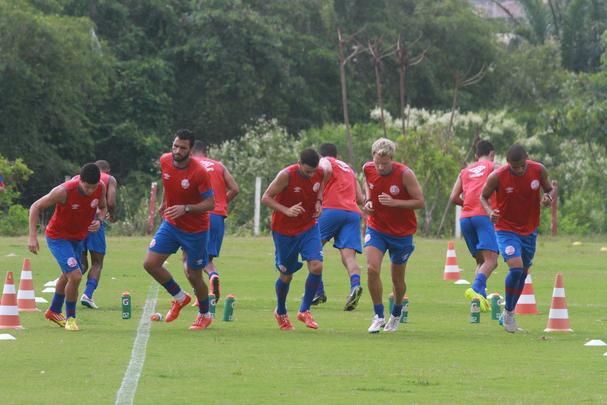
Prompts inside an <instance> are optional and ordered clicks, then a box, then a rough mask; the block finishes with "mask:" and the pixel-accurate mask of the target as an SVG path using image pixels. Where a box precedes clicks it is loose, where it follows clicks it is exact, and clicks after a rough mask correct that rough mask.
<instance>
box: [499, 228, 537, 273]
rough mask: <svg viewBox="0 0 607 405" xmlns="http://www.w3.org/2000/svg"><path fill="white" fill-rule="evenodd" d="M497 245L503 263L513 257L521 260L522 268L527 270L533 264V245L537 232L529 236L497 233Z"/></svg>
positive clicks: (505, 232) (504, 232) (506, 232)
mask: <svg viewBox="0 0 607 405" xmlns="http://www.w3.org/2000/svg"><path fill="white" fill-rule="evenodd" d="M496 234H497V243H498V245H499V247H500V253H501V255H502V256H503V257H504V261H508V260H510V259H512V258H513V257H520V258H522V259H523V267H524V268H526V269H527V268H529V267H531V265H532V264H533V256H534V255H535V243H536V241H537V230H536V231H535V232H533V233H532V234H530V235H519V234H518V233H515V232H508V231H497V232H496Z"/></svg>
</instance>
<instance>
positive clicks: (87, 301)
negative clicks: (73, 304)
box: [80, 294, 99, 309]
mask: <svg viewBox="0 0 607 405" xmlns="http://www.w3.org/2000/svg"><path fill="white" fill-rule="evenodd" d="M80 304H81V305H84V306H85V307H89V308H90V309H98V308H99V307H98V306H97V304H95V302H94V301H93V299H92V298H89V297H87V296H86V294H82V297H80Z"/></svg>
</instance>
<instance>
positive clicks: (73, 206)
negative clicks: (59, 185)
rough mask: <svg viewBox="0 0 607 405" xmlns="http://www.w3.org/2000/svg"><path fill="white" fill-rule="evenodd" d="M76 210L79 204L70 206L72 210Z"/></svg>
mask: <svg viewBox="0 0 607 405" xmlns="http://www.w3.org/2000/svg"><path fill="white" fill-rule="evenodd" d="M78 208H80V204H72V209H73V210H77V209H78Z"/></svg>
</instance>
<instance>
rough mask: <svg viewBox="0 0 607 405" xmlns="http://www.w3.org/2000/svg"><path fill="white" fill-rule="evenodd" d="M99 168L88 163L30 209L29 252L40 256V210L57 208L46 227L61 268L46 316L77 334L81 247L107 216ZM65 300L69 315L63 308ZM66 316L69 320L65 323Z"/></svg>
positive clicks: (52, 250) (51, 248) (51, 246)
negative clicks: (76, 177)
mask: <svg viewBox="0 0 607 405" xmlns="http://www.w3.org/2000/svg"><path fill="white" fill-rule="evenodd" d="M99 178H100V172H99V168H98V167H97V166H96V165H95V164H94V163H87V164H85V165H84V166H82V169H80V176H79V178H78V179H72V180H69V181H66V182H65V183H63V184H61V185H59V186H57V187H55V188H53V189H52V190H51V191H50V192H49V193H48V194H47V195H45V196H44V197H42V198H40V199H39V200H38V201H36V202H35V203H33V204H32V206H31V207H30V215H29V239H28V248H29V250H30V252H32V253H34V254H37V253H38V251H39V250H40V245H39V244H38V229H37V227H38V217H39V215H40V211H41V210H44V209H46V208H49V207H51V206H53V205H55V212H54V213H53V216H52V218H51V220H50V222H49V223H48V225H47V227H46V232H45V233H46V241H47V244H48V248H49V250H50V251H51V253H52V254H53V256H54V257H55V259H56V260H57V263H58V264H59V267H60V268H61V276H60V277H59V280H57V284H56V285H55V294H54V295H53V301H52V303H51V306H50V308H49V309H47V310H46V312H45V313H44V316H45V318H46V319H48V320H49V321H52V322H55V323H56V324H57V325H59V326H60V327H63V328H65V329H66V330H68V331H78V330H79V328H78V325H77V324H76V301H77V299H78V286H79V285H80V280H81V278H82V265H81V264H80V258H81V256H82V244H83V241H84V239H85V238H86V236H87V234H88V233H89V232H97V231H98V230H99V228H100V227H101V219H99V218H104V217H105V215H106V202H105V186H104V185H103V183H101V182H100V181H99ZM64 301H65V312H66V316H65V317H64V316H63V313H62V309H63V303H64ZM66 317H67V320H66Z"/></svg>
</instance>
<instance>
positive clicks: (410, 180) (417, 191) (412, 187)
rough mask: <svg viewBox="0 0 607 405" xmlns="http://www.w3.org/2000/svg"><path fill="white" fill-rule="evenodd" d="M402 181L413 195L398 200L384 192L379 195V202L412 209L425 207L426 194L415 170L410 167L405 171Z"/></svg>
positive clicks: (388, 205) (389, 205)
mask: <svg viewBox="0 0 607 405" xmlns="http://www.w3.org/2000/svg"><path fill="white" fill-rule="evenodd" d="M402 183H403V187H404V188H405V190H407V193H409V196H410V197H411V198H410V199H409V200H398V199H395V198H392V196H391V195H389V194H386V193H382V194H380V195H379V197H378V199H379V202H380V203H381V204H382V205H385V206H387V207H397V208H406V209H410V210H415V209H420V208H424V207H425V206H426V202H425V201H424V194H423V193H422V188H421V186H420V185H419V183H418V181H417V177H415V173H413V170H411V169H408V170H405V171H404V172H403V177H402Z"/></svg>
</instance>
